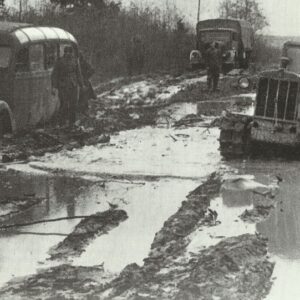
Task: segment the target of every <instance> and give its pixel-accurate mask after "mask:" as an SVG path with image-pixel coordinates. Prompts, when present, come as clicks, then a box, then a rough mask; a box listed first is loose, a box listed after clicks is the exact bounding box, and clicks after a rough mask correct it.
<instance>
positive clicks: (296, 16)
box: [5, 0, 300, 36]
mask: <svg viewBox="0 0 300 300" xmlns="http://www.w3.org/2000/svg"><path fill="white" fill-rule="evenodd" d="M18 1H19V0H5V2H6V4H7V5H8V4H11V3H14V2H18ZM39 1H40V0H29V2H31V3H34V2H39ZM115 1H116V2H118V1H119V0H115ZM120 1H121V3H123V4H124V5H126V4H128V3H130V2H131V1H132V2H136V3H154V4H155V5H156V6H158V7H160V8H164V7H165V6H166V3H167V1H169V3H175V5H176V6H177V7H178V9H179V10H180V11H181V12H182V15H184V16H186V20H188V21H189V22H190V23H191V24H192V25H193V23H194V24H196V19H197V7H198V0H120ZM220 1H221V0H201V19H207V18H213V17H218V10H217V7H218V5H219V3H220ZM258 2H260V3H261V7H262V8H263V9H264V11H265V15H266V16H267V18H268V20H269V23H270V26H269V28H267V29H266V30H265V33H267V34H275V35H293V36H300V0H258Z"/></svg>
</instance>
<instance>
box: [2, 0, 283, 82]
mask: <svg viewBox="0 0 300 300" xmlns="http://www.w3.org/2000/svg"><path fill="white" fill-rule="evenodd" d="M68 1H69V2H72V3H77V2H78V3H79V4H80V5H77V6H74V7H72V8H70V7H68V6H64V5H63V6H59V3H64V2H66V3H68ZM74 1H75V0H52V2H54V3H56V4H57V3H58V4H57V5H53V4H49V3H48V2H47V1H44V3H45V4H43V5H41V6H40V8H33V7H30V6H27V7H26V9H24V10H23V11H22V12H21V13H20V11H17V10H6V11H5V12H4V18H5V19H6V20H10V21H20V20H21V21H22V22H27V23H32V24H35V25H49V26H57V27H60V28H63V29H66V30H67V31H69V32H71V33H72V34H73V35H74V36H75V37H76V39H77V40H78V42H79V45H80V49H81V50H82V51H83V53H84V54H85V56H86V57H87V59H88V60H89V61H90V63H92V65H93V66H94V67H95V69H96V71H97V74H98V75H99V76H101V77H103V78H107V77H114V76H120V75H124V74H126V51H127V49H128V47H129V46H130V42H131V40H132V38H133V37H135V36H139V37H140V38H141V40H142V42H143V44H144V48H145V67H144V72H145V73H150V72H158V71H167V72H170V71H172V72H182V71H184V70H185V69H187V68H189V53H190V51H191V50H192V49H194V48H195V45H196V40H195V39H196V37H195V27H196V26H195V25H196V24H193V25H192V26H191V25H189V24H187V23H185V22H183V21H182V20H181V17H180V14H179V12H178V11H177V9H176V7H175V6H172V5H170V4H168V3H169V2H168V1H166V2H164V3H163V4H162V7H160V8H157V7H151V8H150V7H148V6H142V5H137V4H131V6H130V7H128V8H126V9H125V8H123V7H122V6H121V5H120V3H116V2H114V1H98V0H97V1H96V0H95V1H94V2H93V1H86V2H85V1H83V0H76V1H77V2H76V1H75V2H74ZM84 3H88V5H84ZM93 3H94V4H93ZM100 4H101V5H100ZM252 57H253V61H254V63H256V64H257V65H258V66H259V67H263V68H265V67H266V66H270V65H274V64H277V63H278V61H279V57H280V49H278V48H276V47H274V46H272V45H271V44H270V43H269V41H268V39H266V38H264V36H260V35H256V37H255V45H254V51H253V55H252Z"/></svg>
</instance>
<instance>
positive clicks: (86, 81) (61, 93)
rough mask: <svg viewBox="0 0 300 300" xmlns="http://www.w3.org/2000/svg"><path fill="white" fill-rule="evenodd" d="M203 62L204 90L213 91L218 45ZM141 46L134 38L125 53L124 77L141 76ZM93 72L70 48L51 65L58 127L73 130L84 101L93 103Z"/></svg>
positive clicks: (210, 46)
mask: <svg viewBox="0 0 300 300" xmlns="http://www.w3.org/2000/svg"><path fill="white" fill-rule="evenodd" d="M205 48H206V49H205V61H206V64H207V85H208V89H209V90H212V91H216V90H217V88H218V82H219V77H220V72H221V66H222V55H221V51H220V49H219V44H218V43H210V44H207V45H206V47H205ZM144 52H145V51H144V45H143V43H142V41H141V39H140V38H139V37H134V38H133V39H132V41H131V44H130V47H128V49H127V53H126V56H127V57H126V59H127V70H128V75H129V76H131V75H133V74H140V73H142V70H143V67H144ZM93 73H94V70H93V68H92V67H91V66H90V64H89V63H88V62H87V61H86V60H85V59H84V57H83V55H82V53H80V54H79V58H78V59H77V58H76V55H75V53H74V49H73V48H72V47H71V46H66V47H65V48H64V55H63V56H62V57H61V58H60V59H58V60H57V62H56V63H55V66H54V69H53V73H52V87H53V93H57V92H58V97H59V100H60V111H59V123H60V125H61V126H63V125H65V124H66V123H67V122H68V123H69V126H73V125H74V124H75V121H76V113H77V111H78V110H80V112H83V113H84V112H86V111H87V109H88V100H89V99H96V95H95V93H94V91H93V88H92V85H91V82H90V78H91V76H92V75H93Z"/></svg>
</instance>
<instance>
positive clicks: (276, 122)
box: [220, 42, 300, 158]
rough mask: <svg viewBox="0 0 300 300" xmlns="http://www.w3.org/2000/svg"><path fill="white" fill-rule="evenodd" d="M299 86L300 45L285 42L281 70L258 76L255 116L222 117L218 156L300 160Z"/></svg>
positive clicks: (232, 115) (233, 114) (230, 115)
mask: <svg viewBox="0 0 300 300" xmlns="http://www.w3.org/2000/svg"><path fill="white" fill-rule="evenodd" d="M299 87H300V43H295V42H286V43H285V44H284V46H283V51H282V57H281V66H280V68H279V69H277V70H270V71H265V72H262V73H261V74H260V75H259V79H258V83H257V89H256V101H255V110H254V115H253V116H248V115H243V114H237V113H236V114H235V113H226V115H225V116H224V117H223V118H222V122H221V132H220V151H221V154H222V155H223V156H224V157H225V158H231V157H241V156H245V155H246V156H247V155H252V154H259V155H267V156H268V155H269V154H276V155H278V154H279V155H288V156H290V157H291V156H293V157H294V156H298V157H300V92H299Z"/></svg>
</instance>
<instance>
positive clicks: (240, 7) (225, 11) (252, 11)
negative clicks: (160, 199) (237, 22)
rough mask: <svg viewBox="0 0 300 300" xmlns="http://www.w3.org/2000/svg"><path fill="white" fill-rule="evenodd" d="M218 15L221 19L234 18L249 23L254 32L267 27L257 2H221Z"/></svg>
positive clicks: (248, 0) (251, 0) (247, 0)
mask: <svg viewBox="0 0 300 300" xmlns="http://www.w3.org/2000/svg"><path fill="white" fill-rule="evenodd" d="M219 13H220V17H221V18H226V19H227V18H236V19H243V20H246V21H248V22H250V23H251V25H252V26H253V28H254V31H255V32H256V31H258V30H261V29H263V28H264V27H266V26H267V25H269V23H268V21H267V18H266V16H265V15H264V11H263V9H262V8H261V6H260V3H259V2H258V1H257V0H223V1H221V3H220V6H219Z"/></svg>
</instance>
